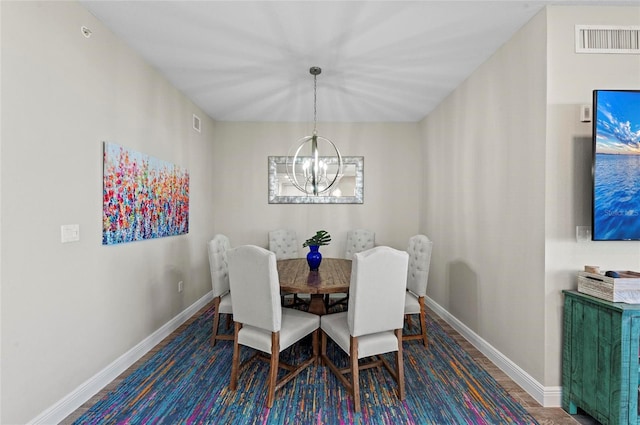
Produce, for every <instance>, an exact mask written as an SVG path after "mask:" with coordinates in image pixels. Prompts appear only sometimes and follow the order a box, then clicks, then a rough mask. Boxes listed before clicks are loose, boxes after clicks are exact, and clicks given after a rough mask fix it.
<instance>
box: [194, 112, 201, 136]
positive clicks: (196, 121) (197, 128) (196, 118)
mask: <svg viewBox="0 0 640 425" xmlns="http://www.w3.org/2000/svg"><path fill="white" fill-rule="evenodd" d="M193 129H194V130H195V131H197V132H198V133H200V117H199V116H197V115H196V114H193Z"/></svg>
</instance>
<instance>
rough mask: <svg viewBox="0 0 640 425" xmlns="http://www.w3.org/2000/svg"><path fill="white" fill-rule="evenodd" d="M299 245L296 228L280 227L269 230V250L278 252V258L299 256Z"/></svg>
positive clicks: (284, 258)
mask: <svg viewBox="0 0 640 425" xmlns="http://www.w3.org/2000/svg"><path fill="white" fill-rule="evenodd" d="M298 247H299V245H298V236H297V234H296V231H295V230H290V229H278V230H272V231H270V232H269V251H272V252H273V253H275V254H276V259H278V260H287V259H289V258H299V257H300V255H299V254H298Z"/></svg>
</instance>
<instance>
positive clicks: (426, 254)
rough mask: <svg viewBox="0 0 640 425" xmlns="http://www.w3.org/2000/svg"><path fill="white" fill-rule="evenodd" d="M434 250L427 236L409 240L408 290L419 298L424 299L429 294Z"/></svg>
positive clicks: (417, 236)
mask: <svg viewBox="0 0 640 425" xmlns="http://www.w3.org/2000/svg"><path fill="white" fill-rule="evenodd" d="M432 248H433V242H432V241H431V240H430V239H429V238H428V237H426V236H425V235H415V236H412V237H411V238H409V248H408V249H407V252H408V253H409V272H408V274H407V289H409V290H410V291H411V292H413V293H414V294H416V295H417V296H419V297H424V296H425V295H426V294H427V282H428V279H429V266H430V265H431V250H432Z"/></svg>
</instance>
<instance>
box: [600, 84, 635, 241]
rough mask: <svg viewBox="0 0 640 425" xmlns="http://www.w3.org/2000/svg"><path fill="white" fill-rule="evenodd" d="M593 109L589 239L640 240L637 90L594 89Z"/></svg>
mask: <svg viewBox="0 0 640 425" xmlns="http://www.w3.org/2000/svg"><path fill="white" fill-rule="evenodd" d="M592 110H593V117H592V122H593V168H592V174H593V215H592V217H593V218H592V232H591V234H592V239H593V240H594V241H631V240H640V90H594V91H593V109H592Z"/></svg>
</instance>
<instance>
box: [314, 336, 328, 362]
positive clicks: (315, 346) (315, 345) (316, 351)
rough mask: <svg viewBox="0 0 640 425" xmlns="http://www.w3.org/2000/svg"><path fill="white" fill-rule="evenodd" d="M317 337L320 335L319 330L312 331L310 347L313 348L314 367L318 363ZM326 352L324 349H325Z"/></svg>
mask: <svg viewBox="0 0 640 425" xmlns="http://www.w3.org/2000/svg"><path fill="white" fill-rule="evenodd" d="M318 335H320V329H316V330H315V331H313V336H312V338H313V339H312V341H313V342H312V346H313V364H314V365H316V366H317V365H318V364H319V363H320V362H319V356H318V339H319V338H318ZM325 350H326V348H325Z"/></svg>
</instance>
